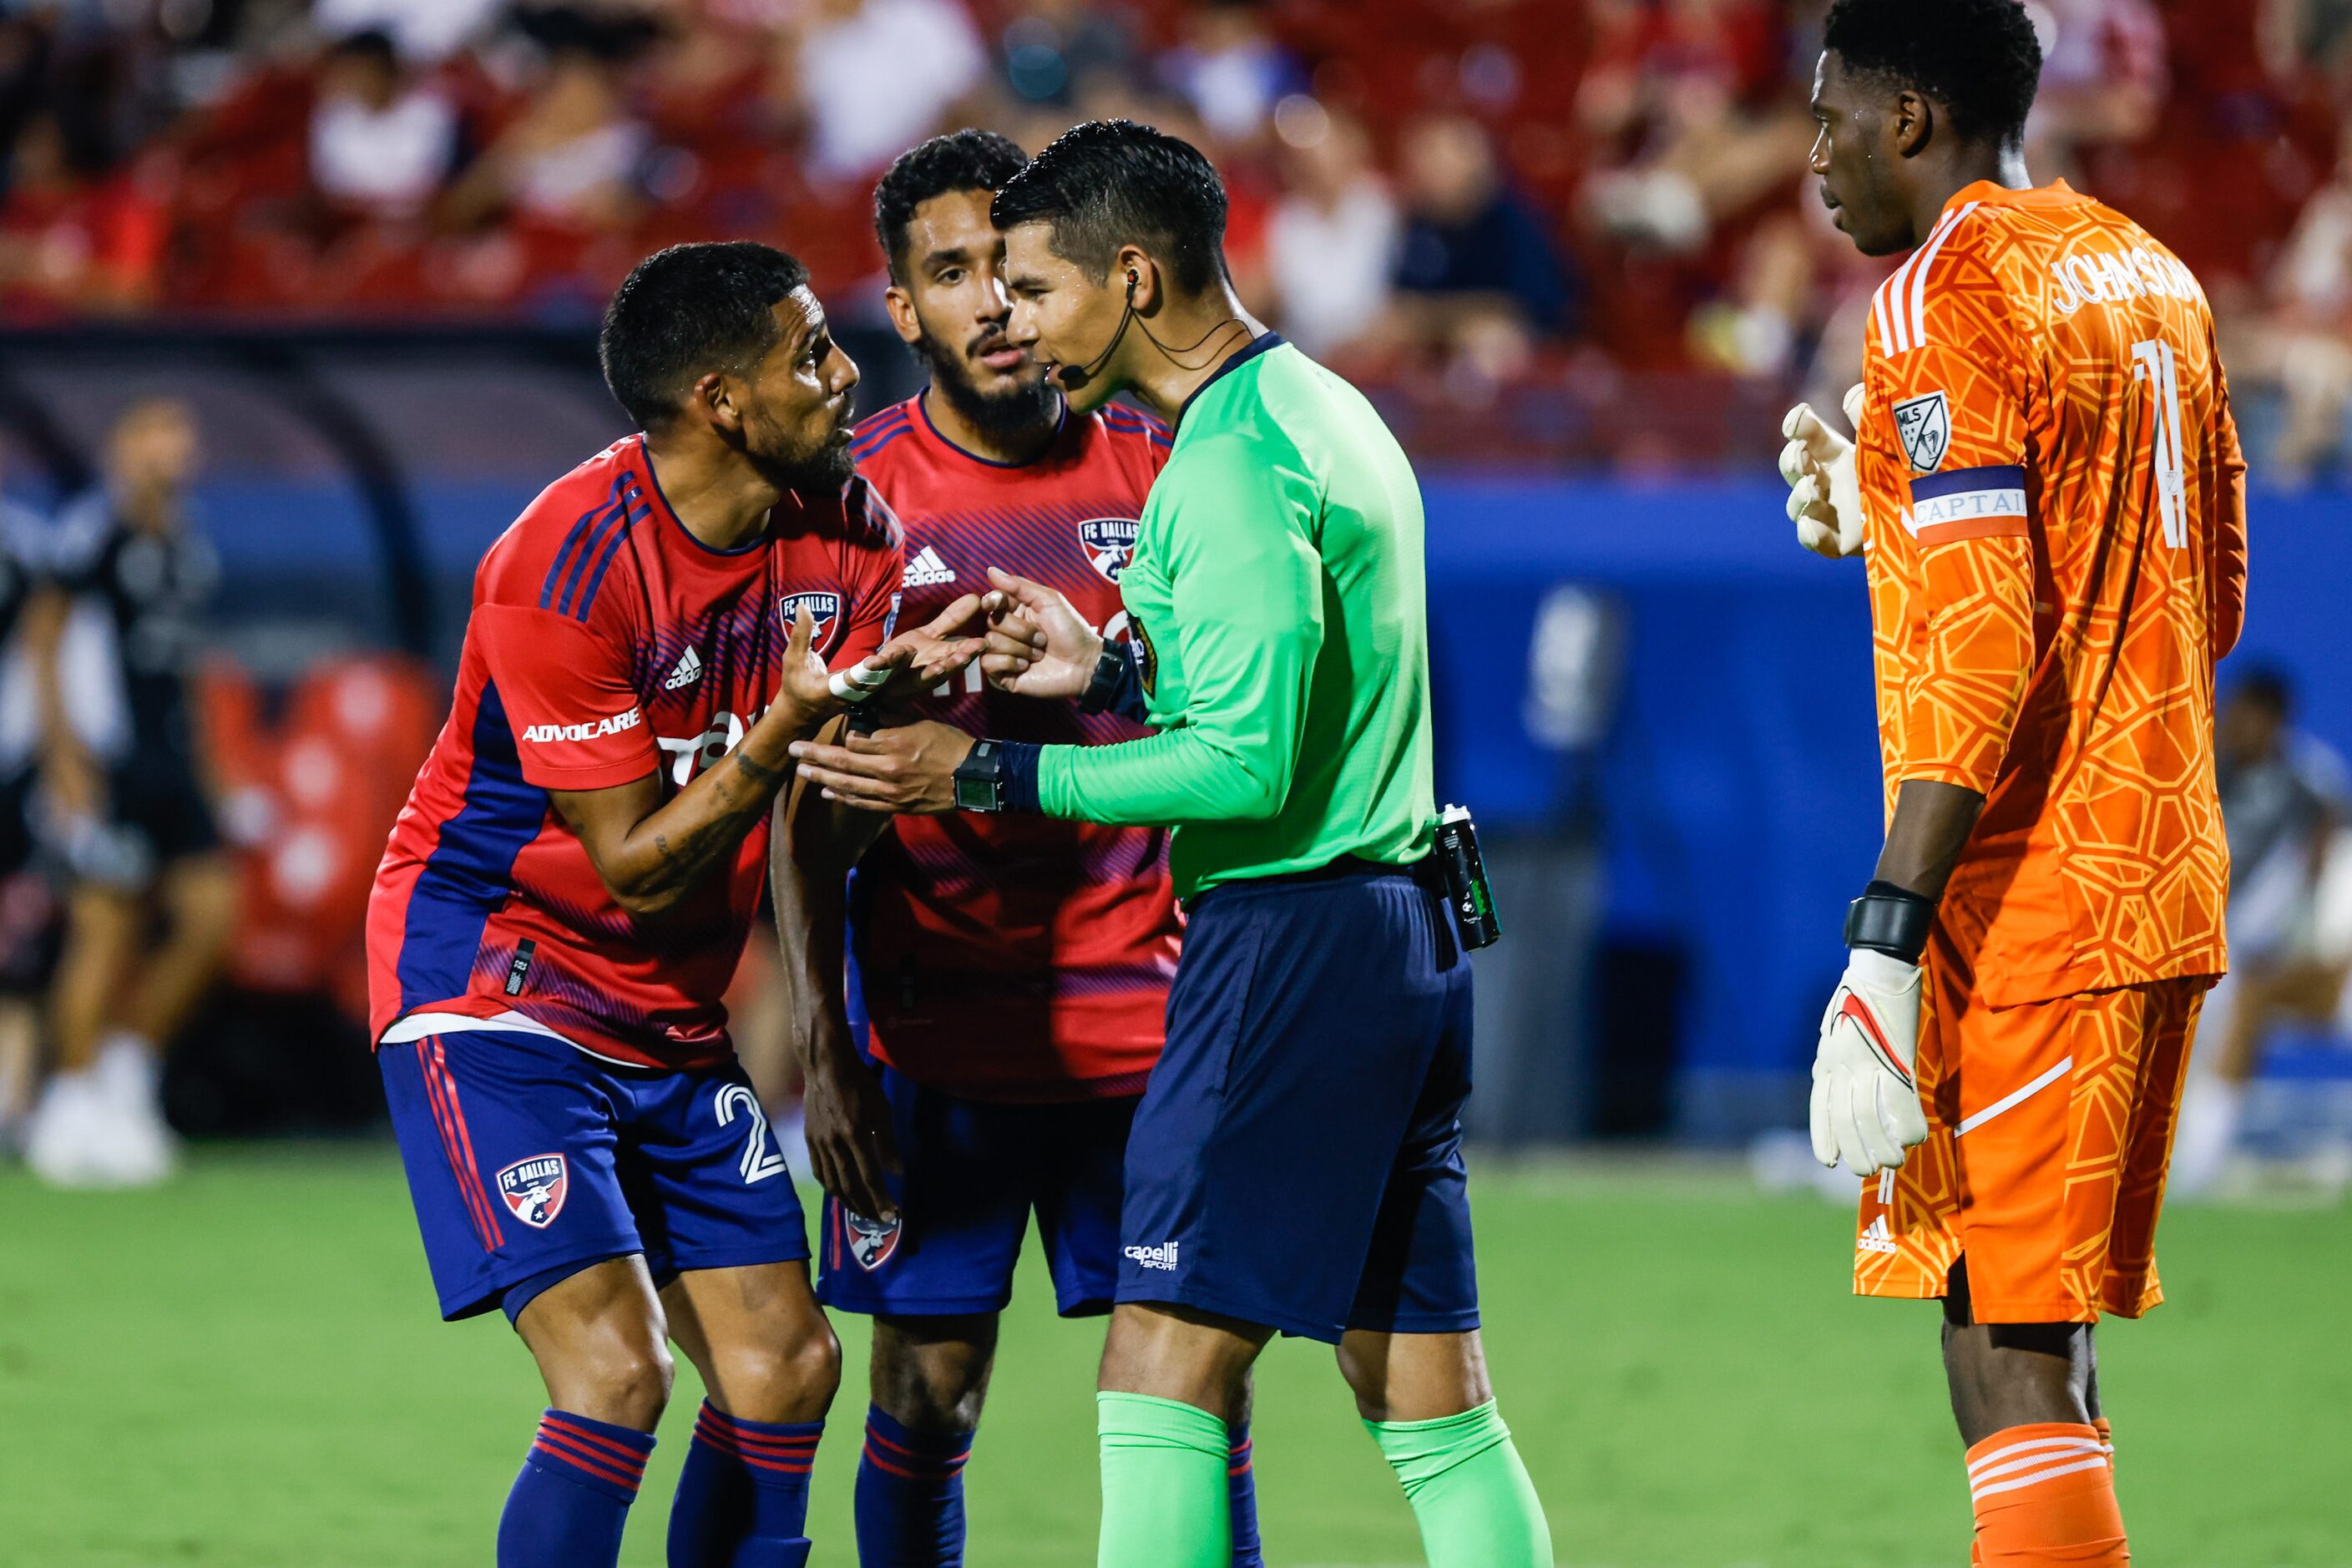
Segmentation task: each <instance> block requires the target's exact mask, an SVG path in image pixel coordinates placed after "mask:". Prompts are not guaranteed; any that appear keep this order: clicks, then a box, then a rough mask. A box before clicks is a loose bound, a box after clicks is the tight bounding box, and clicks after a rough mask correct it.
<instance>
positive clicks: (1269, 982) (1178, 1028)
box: [1118, 860, 1478, 1342]
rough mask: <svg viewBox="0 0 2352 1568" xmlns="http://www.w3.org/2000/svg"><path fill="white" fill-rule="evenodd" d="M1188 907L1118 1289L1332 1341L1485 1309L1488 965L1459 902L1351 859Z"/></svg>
mask: <svg viewBox="0 0 2352 1568" xmlns="http://www.w3.org/2000/svg"><path fill="white" fill-rule="evenodd" d="M1190 913H1191V919H1190V921H1189V923H1188V925H1187V926H1186V929H1185V932H1184V952H1183V956H1182V958H1181V960H1180V961H1179V963H1178V964H1177V969H1176V980H1175V984H1174V986H1173V988H1172V989H1171V991H1170V993H1169V996H1168V1043H1167V1047H1166V1048H1165V1050H1164V1051H1163V1052H1162V1053H1161V1055H1160V1062H1159V1065H1158V1066H1157V1067H1155V1068H1153V1069H1152V1073H1151V1080H1150V1087H1149V1088H1148V1089H1145V1091H1144V1095H1143V1101H1142V1104H1141V1105H1140V1106H1139V1108H1138V1110H1137V1111H1136V1115H1135V1126H1134V1131H1132V1133H1131V1134H1130V1135H1129V1140H1128V1149H1127V1194H1126V1198H1125V1202H1124V1205H1123V1206H1122V1209H1121V1212H1120V1218H1119V1243H1120V1247H1119V1251H1120V1259H1119V1276H1118V1300H1121V1301H1160V1302H1178V1303H1181V1304H1183V1305H1185V1306H1188V1307H1192V1308H1196V1309H1199V1310H1202V1311H1208V1312H1215V1313H1219V1314H1222V1315H1223V1316H1225V1317H1230V1318H1236V1319H1239V1320H1241V1321H1244V1322H1249V1323H1256V1324H1261V1325H1264V1326H1265V1327H1269V1328H1274V1329H1279V1330H1281V1331H1284V1332H1286V1333H1291V1334H1299V1335H1303V1336H1305V1337H1307V1338H1309V1339H1317V1340H1322V1341H1326V1342H1337V1341H1338V1340H1339V1336H1340V1334H1341V1333H1343V1332H1344V1331H1348V1330H1350V1329H1368V1330H1374V1331H1384V1332H1395V1333H1451V1332H1458V1331H1464V1330H1468V1329H1475V1328H1476V1327H1477V1326H1478V1280H1477V1269H1476V1265H1475V1260H1474V1254H1473V1249H1472V1246H1471V1239H1470V1204H1469V1197H1468V1194H1467V1192H1466V1189H1465V1172H1464V1169H1463V1163H1462V1123H1461V1112H1462V1105H1463V1102H1464V1100H1466V1099H1467V1098H1468V1097H1469V1093H1470V995H1471V987H1470V964H1469V961H1468V959H1467V957H1466V956H1465V954H1464V952H1462V948H1461V945H1460V942H1459V941H1458V939H1457V938H1456V936H1455V934H1454V922H1453V919H1452V917H1451V915H1450V914H1449V913H1448V911H1447V910H1446V909H1445V907H1444V901H1443V900H1441V899H1440V898H1439V897H1438V895H1436V894H1435V893H1433V892H1432V891H1430V890H1428V889H1424V888H1423V887H1421V886H1420V885H1419V884H1418V883H1416V882H1415V881H1414V879H1413V878H1412V876H1411V875H1410V874H1409V873H1407V872H1405V871H1402V870H1397V869H1391V868H1384V867H1376V866H1372V865H1370V864H1369V863H1366V862H1360V861H1353V860H1348V861H1342V862H1340V863H1339V865H1338V866H1335V867H1333V868H1329V869H1327V870H1324V871H1318V872H1307V873H1302V874H1300V875H1297V876H1293V877H1282V878H1268V879H1259V880H1251V881H1243V882H1230V883H1225V884H1223V885H1222V886H1219V887H1216V888H1213V889H1210V890H1209V891H1207V892H1206V893H1203V894H1202V895H1201V896H1200V897H1199V898H1197V899H1195V900H1192V904H1191V906H1190Z"/></svg>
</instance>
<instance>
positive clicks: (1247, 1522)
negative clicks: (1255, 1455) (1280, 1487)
mask: <svg viewBox="0 0 2352 1568" xmlns="http://www.w3.org/2000/svg"><path fill="white" fill-rule="evenodd" d="M1229 1436H1230V1438H1231V1441H1232V1444H1233V1448H1232V1452H1231V1453H1230V1454H1229V1455H1228V1456H1227V1458H1226V1463H1225V1488H1226V1502H1227V1507H1228V1509H1229V1510H1230V1512H1231V1514H1232V1517H1233V1549H1234V1558H1233V1568H1265V1554H1264V1552H1262V1551H1261V1550H1260V1548H1259V1546H1258V1536H1257V1481H1256V1473H1255V1466H1254V1465H1253V1464H1252V1462H1251V1458H1250V1435H1249V1426H1248V1425H1247V1424H1246V1423H1244V1424H1243V1425H1242V1426H1236V1427H1234V1428H1233V1429H1232V1431H1231V1433H1230V1434H1229ZM971 1439H972V1434H971V1433H970V1432H939V1433H926V1432H916V1431H912V1430H910V1429H908V1427H907V1426H903V1425H901V1424H900V1423H899V1422H898V1421H896V1420H894V1419H892V1418H891V1416H890V1415H889V1414H888V1413H887V1411H884V1410H881V1409H878V1408H877V1407H874V1406H870V1405H869V1406H868V1407H867V1409H866V1451H865V1453H864V1454H863V1455H861V1456H860V1457H859V1458H858V1461H857V1561H858V1563H859V1564H860V1568H959V1565H960V1564H961V1563H962V1562H963V1540H964V1516H963V1467H964V1461H965V1460H967V1459H969V1458H971Z"/></svg>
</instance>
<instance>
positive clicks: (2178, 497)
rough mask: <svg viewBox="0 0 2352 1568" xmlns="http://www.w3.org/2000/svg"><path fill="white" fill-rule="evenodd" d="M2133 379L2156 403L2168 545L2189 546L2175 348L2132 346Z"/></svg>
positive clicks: (2154, 342) (2160, 496) (2149, 342)
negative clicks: (2141, 383)
mask: <svg viewBox="0 0 2352 1568" xmlns="http://www.w3.org/2000/svg"><path fill="white" fill-rule="evenodd" d="M2132 379H2133V380H2134V381H2146V382H2147V384H2148V395H2149V397H2150V398H2151V399H2153V401H2154V403H2155V407H2156V442H2155V446H2156V450H2155V453H2154V456H2155V458H2156V507H2157V514H2158V517H2159V518H2161V519H2162V521H2163V523H2164V542H2166V543H2167V544H2169V545H2170V546H2172V548H2174V549H2175V550H2179V549H2182V548H2184V547H2185V546H2187V544H2188V543H2189V497H2188V486H2187V483H2186V482H2185V480H2184V479H2183V478H2182V468H2183V464H2182V461H2181V456H2180V375H2179V372H2178V371H2177V370H2175V369H2174V367H2173V361H2172V345H2171V344H2169V343H2168V342H2165V341H2164V340H2163V339H2161V338H2142V339H2141V340H2140V341H2139V342H2136V343H2134V344H2132Z"/></svg>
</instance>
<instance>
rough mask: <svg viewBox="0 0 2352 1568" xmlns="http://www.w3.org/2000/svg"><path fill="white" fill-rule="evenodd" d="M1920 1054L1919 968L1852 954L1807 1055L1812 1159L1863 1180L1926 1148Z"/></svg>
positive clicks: (1863, 952)
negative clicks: (1817, 1041)
mask: <svg viewBox="0 0 2352 1568" xmlns="http://www.w3.org/2000/svg"><path fill="white" fill-rule="evenodd" d="M1918 1049H1919V966H1918V965H1917V964H1916V963H1905V962H1903V960H1901V959H1899V958H1895V957H1892V956H1890V955H1889V954H1886V953H1884V952H1877V951H1876V950H1875V949H1872V948H1866V947H1858V948H1855V949H1854V950H1853V953H1852V954H1851V956H1850V958H1849V960H1848V962H1847V963H1846V966H1845V975H1844V978H1843V979H1841V980H1840V981H1839V982H1838V988H1837V991H1836V993H1835V994H1832V996H1831V997H1830V1005H1829V1008H1828V1010H1827V1011H1825V1012H1824V1013H1822V1038H1821V1045H1820V1047H1818V1048H1817V1049H1816V1050H1815V1052H1814V1055H1813V1097H1812V1107H1811V1121H1812V1133H1813V1157H1814V1158H1815V1159H1817V1160H1819V1161H1820V1162H1821V1163H1822V1164H1824V1165H1835V1164H1837V1163H1839V1162H1840V1161H1843V1162H1844V1163H1845V1168H1846V1169H1847V1170H1849V1171H1852V1172H1853V1173H1854V1174H1855V1175H1858V1176H1867V1175H1871V1174H1873V1173H1875V1172H1878V1171H1881V1170H1885V1169H1887V1168H1889V1167H1892V1166H1899V1165H1901V1164H1902V1163H1903V1152H1904V1151H1905V1150H1906V1149H1910V1148H1914V1147H1916V1146H1917V1145H1918V1144H1921V1143H1924V1142H1927V1112H1926V1111H1925V1110H1921V1109H1920V1106H1919V1087H1918V1083H1917V1081H1916V1079H1914V1078H1913V1077H1912V1070H1911V1068H1912V1062H1913V1060H1914V1058H1916V1056H1917V1054H1918Z"/></svg>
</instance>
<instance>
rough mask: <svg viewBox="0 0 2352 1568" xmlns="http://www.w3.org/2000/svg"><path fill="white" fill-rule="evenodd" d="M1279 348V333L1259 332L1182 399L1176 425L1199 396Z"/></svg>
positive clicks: (1280, 336)
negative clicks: (1263, 355) (1243, 367)
mask: <svg viewBox="0 0 2352 1568" xmlns="http://www.w3.org/2000/svg"><path fill="white" fill-rule="evenodd" d="M1281 346H1282V334H1281V333H1280V332H1260V333H1259V334H1258V335H1257V336H1255V337H1254V338H1252V339H1251V340H1250V341H1249V343H1248V346H1246V347H1245V348H1244V349H1243V350H1242V351H1241V353H1237V354H1235V355H1234V357H1233V358H1231V359H1229V360H1227V361H1226V362H1225V363H1223V364H1221V365H1219V366H1218V367H1217V368H1216V369H1214V370H1213V371H1211V372H1210V373H1209V379H1208V380H1206V381H1204V382H1202V384H1200V385H1198V386H1196V387H1194V388H1193V389H1192V395H1191V396H1189V397H1187V398H1185V399H1184V403H1183V406H1181V407H1180V408H1178V409H1177V410H1176V423H1177V424H1178V425H1181V424H1183V423H1184V416H1186V415H1187V414H1190V413H1191V412H1192V405H1194V404H1195V403H1198V402H1200V401H1201V394H1202V393H1204V392H1206V391H1208V390H1209V388H1211V387H1213V386H1214V385H1216V384H1217V383H1219V382H1221V381H1223V380H1224V378H1225V377H1227V376H1229V375H1231V374H1233V373H1234V372H1235V371H1237V370H1239V369H1241V367H1242V366H1244V365H1245V364H1247V363H1249V362H1250V361H1252V360H1254V359H1255V358H1257V356H1258V355H1260V354H1262V353H1265V352H1266V350H1268V349H1278V348H1280V347H1281Z"/></svg>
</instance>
